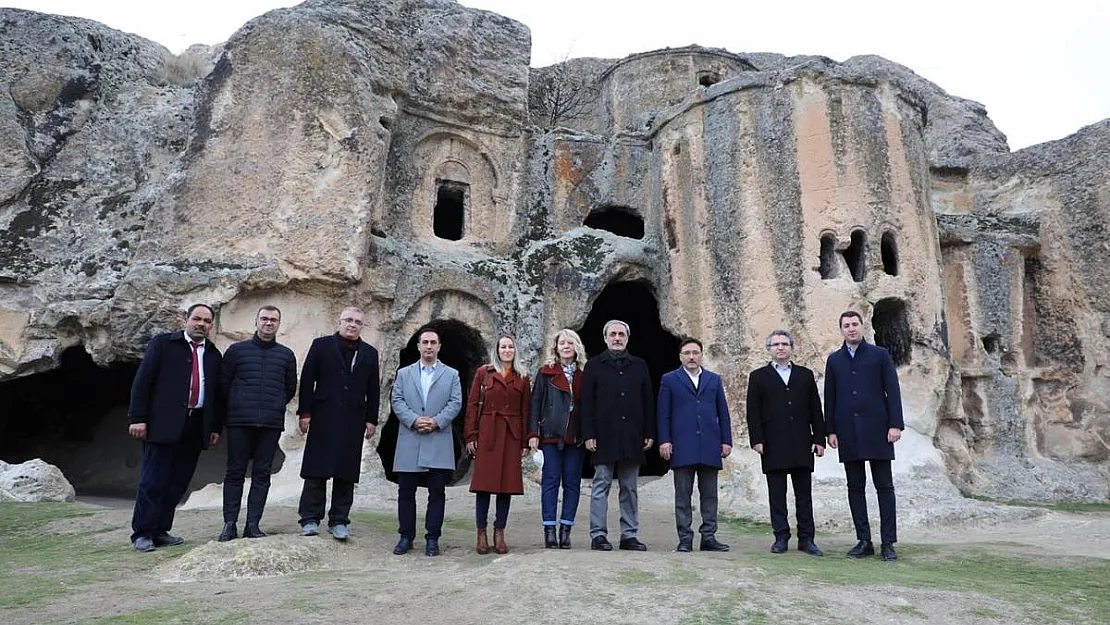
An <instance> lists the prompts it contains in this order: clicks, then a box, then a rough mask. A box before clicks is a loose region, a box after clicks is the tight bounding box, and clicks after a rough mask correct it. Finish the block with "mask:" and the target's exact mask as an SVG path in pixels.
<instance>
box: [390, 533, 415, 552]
mask: <svg viewBox="0 0 1110 625" xmlns="http://www.w3.org/2000/svg"><path fill="white" fill-rule="evenodd" d="M410 551H412V539H411V538H409V537H408V536H402V537H401V540H398V541H397V546H396V547H394V548H393V555H395V556H403V555H405V554H406V553H408V552H410Z"/></svg>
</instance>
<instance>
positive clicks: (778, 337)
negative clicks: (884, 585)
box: [747, 330, 825, 556]
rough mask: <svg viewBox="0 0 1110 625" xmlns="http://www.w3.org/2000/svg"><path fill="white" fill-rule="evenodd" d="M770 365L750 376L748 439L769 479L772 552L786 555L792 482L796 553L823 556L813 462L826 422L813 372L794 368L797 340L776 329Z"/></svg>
mask: <svg viewBox="0 0 1110 625" xmlns="http://www.w3.org/2000/svg"><path fill="white" fill-rule="evenodd" d="M766 346H767V351H768V352H770V353H771V359H772V360H771V362H770V363H769V364H768V365H767V366H765V367H760V368H758V369H756V370H754V371H752V372H751V374H750V375H749V376H748V400H747V416H748V438H749V439H750V440H751V445H752V449H754V450H755V452H756V453H758V454H759V455H760V461H761V462H762V464H763V473H764V474H765V475H766V476H767V499H768V500H769V502H770V506H771V528H772V530H773V531H774V533H775V543H774V544H773V545H771V553H786V549H787V543H788V542H789V541H790V520H789V518H788V517H787V511H786V478H787V476H789V477H790V480H791V481H792V482H793V483H794V511H795V514H796V515H797V517H798V550H799V551H804V552H805V553H808V554H809V555H811V556H823V555H825V553H824V552H823V551H821V549H820V548H819V547H818V546H817V543H816V542H815V541H814V539H813V538H814V535H815V533H816V528H815V527H814V523H813V488H812V483H813V479H812V478H813V457H814V456H817V457H821V456H824V455H825V419H824V417H823V416H822V414H821V397H820V395H818V394H817V381H816V380H815V379H814V377H813V372H812V371H810V370H809V369H807V368H805V367H803V366H801V365H797V364H794V363H793V362H791V361H790V355H791V354H792V353H793V351H794V337H792V336H790V333H789V332H787V331H786V330H775V331H774V332H772V333H771V334H770V336H768V337H767V341H766Z"/></svg>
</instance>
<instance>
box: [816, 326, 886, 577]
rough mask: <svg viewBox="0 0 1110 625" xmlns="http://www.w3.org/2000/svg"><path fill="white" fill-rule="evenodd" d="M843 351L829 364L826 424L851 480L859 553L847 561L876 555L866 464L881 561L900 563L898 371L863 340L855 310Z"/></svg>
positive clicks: (852, 553) (851, 505) (851, 552)
mask: <svg viewBox="0 0 1110 625" xmlns="http://www.w3.org/2000/svg"><path fill="white" fill-rule="evenodd" d="M840 332H841V334H843V335H844V345H843V346H842V347H841V348H840V349H838V350H836V351H835V352H833V353H832V354H830V355H829V359H828V361H827V362H826V364H825V418H826V419H827V420H828V431H829V446H830V447H832V448H833V449H838V450H839V451H840V461H841V462H842V463H844V474H845V476H846V477H847V479H848V507H849V508H851V510H852V522H853V523H855V526H856V539H857V540H858V541H859V542H858V543H857V544H856V546H855V547H852V549H851V550H849V551H848V557H850V558H860V557H864V556H869V555H873V554H874V553H875V548H874V546H873V545H872V543H871V523H870V522H869V521H868V516H867V499H866V498H865V496H864V489H865V488H866V486H867V473H866V472H865V466H864V465H865V463H870V464H871V479H872V480H874V481H875V492H876V493H877V494H878V497H879V519H880V530H879V531H880V535H881V537H882V558H883V560H887V561H891V560H897V559H898V554H897V553H895V551H894V543H895V542H897V541H898V522H897V520H896V517H895V514H896V513H895V509H896V508H895V498H894V478H893V476H892V474H891V468H890V463H891V462H892V461H893V460H894V443H897V442H898V440H899V439H900V438H901V437H902V430H903V429H905V424H904V422H903V419H902V393H901V390H900V389H899V386H898V370H897V369H895V367H894V361H893V360H892V359H891V358H890V353H889V352H887V351H886V349H884V348H882V347H879V346H878V345H871V344H869V343H868V342H867V341H865V340H863V317H862V316H860V314H859V313H858V312H856V311H854V310H849V311H847V312H845V313H843V314H841V315H840Z"/></svg>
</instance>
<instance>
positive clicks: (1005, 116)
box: [0, 0, 1110, 150]
mask: <svg viewBox="0 0 1110 625" xmlns="http://www.w3.org/2000/svg"><path fill="white" fill-rule="evenodd" d="M295 4H297V2H290V1H281V0H219V1H216V0H190V1H189V2H184V1H182V2H166V1H165V0H0V6H7V7H18V8H24V9H32V10H35V11H42V12H46V13H58V14H64V15H77V16H80V17H86V18H90V19H94V20H97V21H99V22H102V23H104V24H107V25H108V26H111V27H112V28H116V29H118V30H123V31H127V32H132V33H136V34H138V35H141V36H143V37H146V38H148V39H152V40H154V41H157V42H159V43H161V44H162V45H164V46H166V47H167V48H169V49H170V50H171V51H172V52H175V53H177V52H181V51H182V50H184V49H185V48H186V47H188V46H189V45H190V44H193V43H205V44H210V45H211V44H215V43H219V42H221V41H225V40H227V39H228V38H229V37H230V36H231V34H232V33H234V32H235V31H236V30H237V29H238V28H239V27H240V26H242V25H243V24H244V23H246V22H247V21H248V20H250V19H251V18H252V17H254V16H256V15H260V14H262V13H265V12H266V11H269V10H271V9H274V8H279V7H286V6H292V5H295ZM462 4H465V5H467V6H471V7H475V8H481V9H486V10H490V11H494V12H496V13H500V14H502V15H505V16H508V17H511V18H513V19H515V20H517V21H520V22H523V23H524V24H525V25H527V26H528V27H529V28H530V29H531V31H532V64H533V65H535V66H544V65H550V64H552V63H555V62H558V61H560V60H562V59H563V58H566V57H583V56H596V57H608V58H620V57H623V56H626V55H628V54H633V53H636V52H646V51H648V50H654V49H658V48H664V47H681V46H686V45H690V44H699V45H703V46H709V47H717V48H725V49H727V50H730V51H732V52H778V53H780V54H786V55H794V54H816V55H822V56H827V57H830V58H832V59H834V60H837V61H843V60H845V59H847V58H849V57H851V56H854V55H858V54H877V55H879V56H883V57H885V58H887V59H890V60H892V61H896V62H898V63H901V64H902V65H905V66H907V67H909V68H910V69H912V70H914V71H915V72H917V73H918V74H920V75H921V76H924V77H925V78H927V79H929V80H931V81H933V82H934V83H936V84H938V85H940V87H941V88H943V89H944V90H945V91H947V92H948V93H950V94H953V95H957V96H960V97H963V98H968V99H971V100H975V101H977V102H980V103H982V104H983V105H984V106H986V108H987V112H988V114H989V115H990V117H991V119H992V120H993V121H994V123H995V125H997V126H998V128H999V129H1000V130H1001V131H1002V132H1003V133H1005V134H1006V136H1007V137H1008V139H1009V143H1010V148H1011V149H1015V150H1016V149H1020V148H1023V147H1026V146H1028V145H1032V144H1036V143H1041V142H1044V141H1051V140H1054V139H1059V138H1062V137H1065V136H1067V135H1069V134H1071V133H1073V132H1075V131H1076V130H1078V129H1079V128H1080V127H1082V126H1085V125H1088V124H1092V123H1094V122H1097V121H1100V120H1102V119H1105V118H1107V117H1110V80H1108V69H1107V66H1108V62H1110V34H1108V33H1110V2H1108V1H1106V0H1053V1H1051V2H1013V3H1009V2H996V1H993V0H992V1H988V0H928V1H925V2H912V3H911V2H904V1H903V2H898V1H896V0H894V1H892V0H840V1H839V2H830V1H829V0H820V1H818V0H793V1H792V2H789V3H783V4H779V3H778V2H767V1H765V0H763V1H759V2H752V1H750V0H747V1H745V0H680V1H676V2H663V1H658V2H645V1H644V0H557V1H553V2H552V1H548V0H463V1H462Z"/></svg>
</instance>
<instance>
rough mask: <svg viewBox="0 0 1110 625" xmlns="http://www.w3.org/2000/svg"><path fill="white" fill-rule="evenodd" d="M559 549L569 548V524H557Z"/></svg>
mask: <svg viewBox="0 0 1110 625" xmlns="http://www.w3.org/2000/svg"><path fill="white" fill-rule="evenodd" d="M559 549H570V526H569V525H567V524H565V523H560V524H559Z"/></svg>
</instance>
